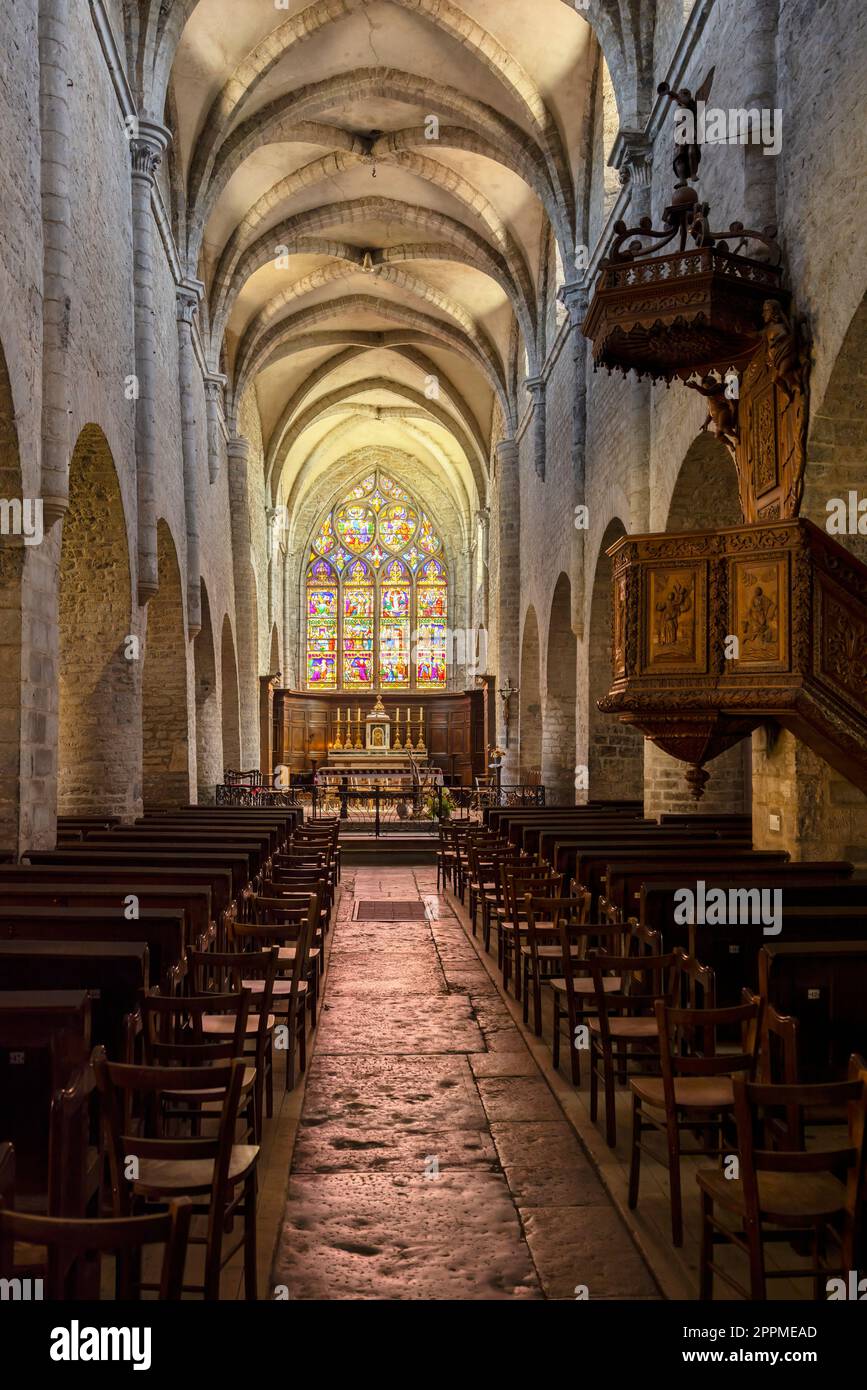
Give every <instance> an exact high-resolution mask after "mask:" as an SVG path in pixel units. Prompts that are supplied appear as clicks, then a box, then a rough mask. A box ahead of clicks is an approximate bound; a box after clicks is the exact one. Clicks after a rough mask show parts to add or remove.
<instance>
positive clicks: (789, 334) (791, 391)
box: [762, 299, 807, 413]
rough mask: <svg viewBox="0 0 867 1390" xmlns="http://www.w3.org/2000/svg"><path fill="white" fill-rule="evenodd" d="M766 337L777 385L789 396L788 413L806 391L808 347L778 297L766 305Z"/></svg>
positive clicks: (763, 309) (787, 402) (766, 351)
mask: <svg viewBox="0 0 867 1390" xmlns="http://www.w3.org/2000/svg"><path fill="white" fill-rule="evenodd" d="M762 322H763V324H764V328H763V329H762V337H763V338H764V341H765V360H766V362H767V364H768V371H769V372H770V374H771V379H772V380H773V382H774V384H775V385H776V386H779V388H780V390H781V391H782V392H783V395H784V396H785V397H786V404H785V406H784V407H783V411H784V413H785V411H786V410H788V408H789V406H790V405H791V403H792V401H793V400H794V399H795V395H796V393H797V394H800V393H802V392H803V390H804V371H805V367H806V353H807V350H806V346H805V344H804V343H803V342H802V341H801V339H800V335H799V334H798V332H797V331H796V330H795V329H794V328H793V327H792V325H791V323H790V322H789V319H788V317H787V316H786V314H785V313H784V311H783V306H782V304H780V302H779V300H778V299H766V300H765V302H764V304H763V305H762Z"/></svg>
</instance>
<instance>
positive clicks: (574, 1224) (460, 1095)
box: [273, 867, 659, 1299]
mask: <svg viewBox="0 0 867 1390" xmlns="http://www.w3.org/2000/svg"><path fill="white" fill-rule="evenodd" d="M385 899H392V900H396V901H404V902H413V903H415V904H418V903H420V902H421V903H423V904H424V905H425V908H426V911H427V918H426V919H423V920H421V921H363V920H355V913H354V908H355V904H356V903H364V902H370V901H372V900H385ZM369 910H370V909H368V911H369ZM410 911H411V909H410ZM416 911H418V908H416ZM385 912H386V914H387V915H391V913H390V910H389V909H385ZM273 1282H274V1284H275V1286H276V1285H285V1286H286V1289H287V1290H288V1295H289V1297H290V1299H335V1298H338V1299H340V1298H344V1299H345V1298H359V1299H490V1298H493V1299H500V1298H521V1299H541V1298H575V1297H576V1286H578V1285H586V1286H587V1288H588V1292H589V1296H590V1297H591V1298H656V1297H658V1296H659V1295H658V1293H657V1290H656V1286H655V1284H654V1283H653V1280H652V1279H651V1277H650V1274H649V1273H648V1271H647V1269H646V1266H645V1264H644V1262H643V1260H642V1259H641V1257H640V1256H639V1254H638V1252H637V1250H636V1248H635V1246H634V1245H633V1243H632V1241H631V1240H630V1238H629V1236H628V1234H627V1232H626V1229H625V1227H624V1226H623V1224H622V1222H621V1221H620V1219H619V1217H618V1215H617V1213H616V1211H615V1209H614V1208H613V1206H612V1204H611V1202H610V1200H609V1198H608V1197H607V1195H606V1193H605V1191H604V1189H603V1187H602V1185H601V1183H600V1181H599V1179H598V1178H597V1176H596V1173H595V1171H594V1170H593V1168H592V1167H591V1165H590V1163H589V1161H588V1160H587V1158H586V1157H585V1155H584V1153H583V1151H582V1149H581V1147H580V1145H579V1143H578V1140H577V1138H576V1137H575V1134H574V1131H573V1130H572V1128H571V1126H570V1125H569V1124H568V1123H567V1122H566V1120H565V1119H564V1116H563V1112H562V1111H561V1109H560V1107H559V1105H558V1104H557V1101H556V1100H555V1098H554V1096H553V1094H552V1092H551V1091H550V1090H549V1088H548V1086H547V1084H546V1082H545V1080H544V1078H543V1076H542V1075H541V1073H540V1071H539V1069H538V1067H537V1066H536V1063H535V1061H534V1059H533V1057H532V1056H531V1054H530V1052H529V1050H528V1048H527V1047H526V1045H525V1043H524V1041H523V1038H522V1037H521V1034H520V1031H519V1029H518V1028H517V1027H516V1025H515V1024H514V1022H513V1021H512V1018H511V1015H510V1014H509V1012H508V1009H507V1007H506V1005H505V1003H504V1002H503V1000H502V998H501V997H500V995H499V993H498V991H497V989H496V986H495V985H494V984H493V982H492V981H491V979H490V977H489V976H488V974H487V972H486V970H485V968H484V966H483V965H482V962H481V961H480V960H479V958H478V956H477V954H476V952H475V949H474V947H473V945H472V942H471V940H470V939H469V938H468V936H467V935H466V933H465V932H464V929H463V927H462V926H461V923H460V922H459V921H458V920H457V918H456V917H455V915H454V913H453V911H452V909H451V907H450V905H449V902H448V900H447V898H446V897H445V896H443V895H438V894H437V893H436V889H435V873H434V870H433V868H427V867H420V868H418V869H415V870H413V869H407V868H394V869H390V868H386V869H367V868H361V869H357V870H354V871H353V870H347V871H346V872H345V874H344V878H343V893H342V898H341V902H340V907H339V912H338V915H337V919H336V921H335V925H334V941H333V946H332V952H331V961H330V967H329V971H328V976H327V982H326V989H325V999H324V1007H323V1009H322V1014H321V1021H320V1023H319V1027H318V1029H317V1037H316V1047H315V1055H314V1058H313V1061H312V1063H311V1066H310V1074H309V1079H308V1084H307V1091H306V1095H305V1098H304V1106H303V1110H302V1115H301V1123H300V1127H299V1131H298V1138H297V1142H296V1146H295V1152H294V1157H293V1162H292V1169H291V1177H290V1183H289V1194H288V1203H287V1207H286V1214H285V1218H284V1223H283V1229H282V1232H281V1234H280V1238H279V1241H278V1248H277V1253H276V1258H275V1266H274V1275H273ZM284 1296H285V1295H284Z"/></svg>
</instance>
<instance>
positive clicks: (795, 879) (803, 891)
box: [630, 859, 867, 950]
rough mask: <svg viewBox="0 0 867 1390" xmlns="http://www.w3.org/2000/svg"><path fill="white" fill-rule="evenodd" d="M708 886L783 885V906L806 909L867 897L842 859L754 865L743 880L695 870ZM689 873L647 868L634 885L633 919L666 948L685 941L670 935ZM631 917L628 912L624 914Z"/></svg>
mask: <svg viewBox="0 0 867 1390" xmlns="http://www.w3.org/2000/svg"><path fill="white" fill-rule="evenodd" d="M697 878H700V879H702V880H703V881H704V882H705V883H706V884H707V886H708V887H714V888H724V889H725V890H726V892H728V890H729V889H730V888H744V887H756V888H772V887H779V888H782V889H783V907H784V909H785V908H786V907H811V906H821V905H823V904H825V903H828V904H831V903H833V904H834V906H837V907H845V906H850V907H858V906H860V905H861V904H862V903H864V902H865V901H867V880H865V879H864V878H862V877H860V876H859V875H855V874H854V873H853V869H852V865H851V864H849V863H847V861H846V860H833V859H832V860H825V861H821V860H819V861H815V862H813V861H809V860H796V861H795V862H794V863H789V864H786V865H776V866H772V867H770V868H768V869H767V870H764V869H762V868H760V867H759V866H758V865H756V866H755V867H754V869H753V870H752V873H751V876H750V878H749V879H747V878H746V877H745V876H744V875H743V874H737V875H735V874H726V873H715V872H711V873H701V874H698V876H697ZM697 878H696V876H695V875H684V874H682V873H677V871H676V870H673V869H669V868H668V867H666V866H662V867H660V868H657V867H653V868H648V870H647V872H646V874H645V878H644V881H643V884H642V887H641V889H640V896H639V900H638V919H639V921H640V922H641V924H642V926H646V927H651V928H653V929H654V930H656V931H661V932H663V933H664V935H665V939H666V942H668V941H671V949H672V950H673V949H674V947H675V946H677V945H681V944H685V943H681V942H679V941H676V940H674V939H673V937H672V935H671V933H672V931H673V930H674V929H675V923H674V908H675V896H674V895H675V893H677V892H678V890H679V889H682V888H692V889H693V890H694V889H695V884H696V881H697ZM630 915H631V914H630Z"/></svg>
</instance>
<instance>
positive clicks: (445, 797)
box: [422, 787, 455, 820]
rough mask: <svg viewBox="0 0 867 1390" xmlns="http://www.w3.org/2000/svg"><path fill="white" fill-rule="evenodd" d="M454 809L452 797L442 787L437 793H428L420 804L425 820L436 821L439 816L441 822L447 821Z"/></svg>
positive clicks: (445, 788) (446, 789)
mask: <svg viewBox="0 0 867 1390" xmlns="http://www.w3.org/2000/svg"><path fill="white" fill-rule="evenodd" d="M454 809H455V802H454V797H453V796H452V795H451V793H450V792H449V790H448V788H447V787H443V788H442V789H441V791H439V792H430V793H429V795H428V796H426V797H425V799H424V801H423V802H422V811H423V813H424V816H425V819H426V820H437V819H438V818H439V817H440V816H442V818H443V820H448V819H449V817H450V816H451V814H452V811H453V810H454Z"/></svg>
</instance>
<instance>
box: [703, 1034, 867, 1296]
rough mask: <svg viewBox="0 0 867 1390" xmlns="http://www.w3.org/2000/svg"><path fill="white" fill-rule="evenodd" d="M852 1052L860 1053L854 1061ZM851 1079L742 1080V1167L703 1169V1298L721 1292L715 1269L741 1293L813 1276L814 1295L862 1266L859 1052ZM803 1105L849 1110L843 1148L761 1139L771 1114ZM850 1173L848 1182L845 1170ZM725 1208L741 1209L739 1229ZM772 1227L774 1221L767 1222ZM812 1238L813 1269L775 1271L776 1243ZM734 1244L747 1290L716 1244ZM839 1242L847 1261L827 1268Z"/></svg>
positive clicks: (737, 1104)
mask: <svg viewBox="0 0 867 1390" xmlns="http://www.w3.org/2000/svg"><path fill="white" fill-rule="evenodd" d="M853 1060H854V1059H853ZM850 1072H852V1073H854V1074H853V1075H852V1079H850V1080H848V1081H834V1082H829V1083H828V1084H827V1085H823V1084H821V1083H819V1084H816V1085H807V1086H768V1085H765V1084H763V1083H762V1082H748V1081H740V1080H735V1082H734V1083H733V1084H734V1108H735V1120H736V1123H737V1135H738V1150H739V1162H740V1171H739V1176H738V1177H737V1178H732V1177H727V1176H726V1174H725V1173H724V1171H723V1170H722V1169H721V1168H710V1169H707V1170H701V1171H699V1172H698V1173H696V1181H697V1182H698V1185H699V1188H700V1190H701V1250H700V1255H699V1298H702V1299H711V1298H713V1280H714V1275H717V1276H719V1278H721V1279H722V1280H723V1281H724V1282H725V1283H726V1284H728V1285H729V1287H730V1288H732V1289H734V1290H735V1292H736V1293H738V1294H740V1296H741V1297H742V1298H746V1299H750V1300H752V1301H764V1300H765V1299H766V1298H767V1280H768V1279H782V1278H785V1279H803V1278H810V1279H812V1281H813V1297H814V1298H815V1299H822V1298H824V1297H825V1294H826V1286H825V1283H824V1281H823V1279H822V1275H823V1274H836V1275H841V1276H842V1278H843V1279H846V1278H847V1277H848V1272H849V1271H850V1270H853V1269H857V1267H858V1266H857V1251H858V1249H859V1236H860V1229H861V1221H862V1209H863V1194H864V1172H865V1142H864V1131H865V1120H867V1079H865V1073H864V1070H863V1063H862V1062H860V1060H857V1061H855V1064H854V1065H850ZM793 1106H794V1107H797V1108H798V1110H800V1111H801V1112H802V1113H803V1112H805V1111H807V1110H809V1111H810V1112H811V1113H813V1112H815V1111H816V1110H818V1109H823V1108H830V1109H832V1110H834V1111H836V1110H837V1109H838V1108H839V1107H840V1106H845V1107H846V1108H847V1109H848V1139H849V1142H848V1144H845V1145H842V1146H840V1147H838V1148H825V1147H823V1148H821V1149H810V1148H807V1147H805V1146H804V1145H802V1146H801V1147H800V1148H798V1149H785V1150H781V1149H775V1148H766V1147H763V1144H764V1140H763V1138H762V1135H763V1133H764V1132H765V1126H766V1119H767V1116H768V1114H769V1113H774V1112H777V1113H778V1114H781V1115H782V1116H785V1115H786V1114H787V1113H788V1112H789V1111H790V1110H791V1108H792V1107H793ZM841 1172H844V1173H845V1180H843V1179H842V1178H841V1177H840V1176H839V1174H840V1173H841ZM717 1208H722V1209H723V1210H724V1211H726V1212H727V1213H728V1215H729V1217H734V1218H735V1221H736V1223H737V1226H736V1228H732V1227H731V1226H729V1225H725V1224H723V1223H722V1222H721V1221H720V1220H719V1219H718V1217H717ZM769 1228H770V1229H769ZM795 1235H801V1236H805V1237H807V1238H808V1239H809V1242H810V1250H811V1260H810V1268H809V1269H808V1270H804V1269H797V1268H784V1269H767V1268H766V1267H765V1252H764V1247H765V1244H766V1243H767V1242H768V1241H772V1240H773V1241H783V1242H787V1243H790V1242H791V1241H792V1239H793V1236H795ZM722 1243H729V1244H733V1245H735V1246H736V1247H737V1248H738V1249H739V1250H741V1251H742V1252H743V1253H744V1254H745V1255H746V1256H747V1258H748V1261H749V1288H746V1287H745V1286H744V1285H743V1284H741V1283H740V1282H739V1281H738V1280H736V1279H735V1278H734V1277H733V1276H732V1275H730V1274H729V1273H728V1271H727V1270H724V1269H722V1268H721V1267H720V1266H719V1265H718V1264H716V1263H715V1262H714V1259H713V1249H714V1246H715V1245H719V1244H722ZM829 1243H830V1244H832V1245H833V1246H834V1247H835V1248H836V1249H837V1251H838V1252H839V1257H840V1258H839V1264H836V1265H833V1266H829V1265H828V1264H827V1262H826V1261H825V1259H824V1258H823V1255H824V1248H825V1247H826V1246H827V1245H828V1244H829Z"/></svg>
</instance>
